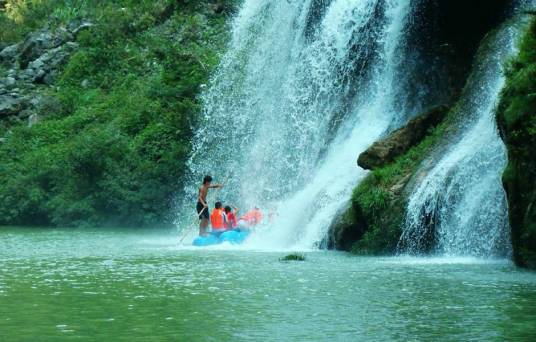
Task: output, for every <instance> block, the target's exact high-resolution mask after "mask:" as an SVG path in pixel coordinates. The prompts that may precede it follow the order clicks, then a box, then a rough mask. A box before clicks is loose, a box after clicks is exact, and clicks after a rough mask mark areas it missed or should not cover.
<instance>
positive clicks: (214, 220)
mask: <svg viewBox="0 0 536 342" xmlns="http://www.w3.org/2000/svg"><path fill="white" fill-rule="evenodd" d="M210 225H211V226H212V233H213V234H215V235H220V234H221V233H223V232H225V231H226V230H227V228H226V227H227V216H226V215H225V212H224V211H223V209H222V204H221V202H216V205H215V206H214V210H213V211H212V214H210Z"/></svg>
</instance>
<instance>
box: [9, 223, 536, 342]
mask: <svg viewBox="0 0 536 342" xmlns="http://www.w3.org/2000/svg"><path fill="white" fill-rule="evenodd" d="M177 240H178V239H177V238H176V233H174V232H163V231H152V232H149V231H132V230H113V231H110V230H45V229H33V230H32V229H13V228H0V341H70V340H87V341H469V340H475V341H505V340H506V341H535V340H536V274H535V273H531V272H527V271H523V270H520V269H517V268H515V267H514V266H512V264H511V263H509V262H508V261H482V260H476V259H468V258H457V259H456V258H429V259H424V258H422V259H419V258H409V257H401V258H365V257H355V256H351V255H348V254H344V253H336V252H309V253H306V261H304V262H281V261H279V258H280V257H282V256H283V255H285V253H284V252H282V251H280V252H263V251H244V250H232V249H230V250H215V249H209V250H207V249H204V250H203V249H193V248H184V247H183V248H181V247H179V246H178V245H177Z"/></svg>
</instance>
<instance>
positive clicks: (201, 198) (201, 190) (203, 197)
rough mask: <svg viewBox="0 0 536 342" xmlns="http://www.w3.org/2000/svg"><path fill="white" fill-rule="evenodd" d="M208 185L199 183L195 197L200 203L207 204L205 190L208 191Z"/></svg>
mask: <svg viewBox="0 0 536 342" xmlns="http://www.w3.org/2000/svg"><path fill="white" fill-rule="evenodd" d="M208 188H209V187H208V186H206V185H204V184H203V185H201V186H200V187H199V197H198V198H197V200H198V201H199V202H201V204H203V205H206V204H207V192H208Z"/></svg>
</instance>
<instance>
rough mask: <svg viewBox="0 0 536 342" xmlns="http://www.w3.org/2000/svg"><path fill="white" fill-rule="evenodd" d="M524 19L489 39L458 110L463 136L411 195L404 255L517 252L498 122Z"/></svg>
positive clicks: (402, 245)
mask: <svg viewBox="0 0 536 342" xmlns="http://www.w3.org/2000/svg"><path fill="white" fill-rule="evenodd" d="M521 26H522V25H521V24H519V23H514V22H511V23H510V24H505V25H504V26H503V27H502V28H501V29H500V30H499V31H498V32H496V33H495V34H494V35H492V36H491V37H489V38H488V39H487V42H486V43H485V44H484V46H483V48H481V52H480V56H479V58H478V61H477V65H476V66H475V68H474V70H473V74H472V75H471V76H470V79H469V82H468V85H467V86H466V89H465V90H464V93H463V94H462V97H461V101H460V103H459V106H458V107H457V109H456V111H457V117H459V118H461V120H460V122H459V123H458V127H457V133H455V134H453V135H452V136H451V137H450V138H449V140H448V142H447V144H446V146H445V151H443V153H442V154H441V156H440V158H439V160H436V159H433V160H431V163H433V167H431V168H429V169H428V170H424V172H425V177H423V179H421V180H420V181H419V182H418V184H417V185H416V187H415V189H414V190H413V193H412V194H411V196H410V199H409V203H408V207H407V214H406V220H405V224H404V230H403V234H402V237H401V240H400V243H399V250H400V252H402V253H411V254H415V253H417V254H418V253H422V252H435V253H438V254H444V255H471V256H479V257H503V256H507V255H509V254H510V252H511V245H510V237H509V229H508V213H507V203H506V198H505V194H504V190H503V187H502V183H501V174H502V171H503V170H504V167H505V166H506V161H507V157H506V150H505V146H504V144H503V142H502V140H501V139H500V137H499V135H498V132H497V127H496V123H495V117H494V114H495V109H496V105H497V101H498V98H499V94H500V91H501V89H502V88H503V85H504V76H503V65H504V63H505V62H506V61H507V60H508V58H509V57H510V56H512V55H513V54H514V52H515V51H516V47H515V41H516V37H517V34H518V33H519V31H520V29H521Z"/></svg>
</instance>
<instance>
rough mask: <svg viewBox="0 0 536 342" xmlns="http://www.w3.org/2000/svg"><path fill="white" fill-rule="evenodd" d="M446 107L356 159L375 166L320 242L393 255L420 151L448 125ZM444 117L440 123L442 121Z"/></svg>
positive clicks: (425, 150)
mask: <svg viewBox="0 0 536 342" xmlns="http://www.w3.org/2000/svg"><path fill="white" fill-rule="evenodd" d="M448 112H449V108H448V107H447V106H437V107H434V108H432V109H431V110H428V111H426V112H425V113H423V114H421V115H419V116H417V117H416V118H415V119H413V120H411V121H410V122H408V124H407V125H406V126H404V127H403V128H400V129H399V130H397V131H395V132H393V133H392V134H391V135H389V136H388V137H387V138H385V139H383V140H381V141H379V142H376V143H375V144H374V145H373V147H371V148H370V149H369V150H368V151H367V152H365V153H366V154H365V156H363V155H362V156H363V157H361V158H360V159H361V162H360V164H366V165H364V166H367V167H369V168H373V169H374V170H373V171H372V172H371V173H370V174H369V175H368V176H367V177H366V178H365V179H364V180H363V181H362V182H361V183H360V184H359V185H358V187H357V188H355V190H354V193H353V195H352V200H351V201H350V203H349V205H348V206H347V208H345V209H344V210H342V211H341V212H340V213H339V215H337V218H336V219H335V220H334V221H333V223H332V224H331V226H330V228H329V232H328V237H327V238H326V240H325V241H324V245H325V246H326V247H327V248H330V249H340V250H347V251H352V252H354V253H358V254H392V253H394V252H395V250H396V248H397V244H398V241H399V238H400V234H401V226H402V224H403V220H404V214H405V208H406V205H407V200H408V195H409V193H410V192H411V189H412V186H413V184H414V183H415V179H418V177H420V172H419V170H420V167H421V165H422V162H423V160H424V158H425V156H427V155H430V152H431V151H432V149H433V148H434V146H435V144H436V143H437V141H439V139H440V137H442V136H443V134H444V132H445V127H446V126H448V125H447V122H448V120H449V119H448V115H447V113H448ZM441 122H443V123H441Z"/></svg>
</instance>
